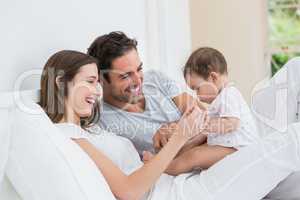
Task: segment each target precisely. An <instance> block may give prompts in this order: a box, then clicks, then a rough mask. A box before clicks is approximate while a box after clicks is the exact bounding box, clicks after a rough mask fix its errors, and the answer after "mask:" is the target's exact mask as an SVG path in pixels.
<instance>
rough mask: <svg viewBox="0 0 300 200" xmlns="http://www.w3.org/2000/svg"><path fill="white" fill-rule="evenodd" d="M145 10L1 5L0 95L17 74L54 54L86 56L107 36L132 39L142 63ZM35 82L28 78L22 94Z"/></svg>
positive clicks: (89, 3) (57, 1)
mask: <svg viewBox="0 0 300 200" xmlns="http://www.w3.org/2000/svg"><path fill="white" fill-rule="evenodd" d="M145 8H146V6H145V1H142V0H127V1H119V0H109V1H108V0H107V1H106V0H85V1H82V0H72V1H71V0H48V1H41V0H28V1H15V0H12V1H0V13H1V14H0V15H1V17H0V24H1V37H0V44H1V45H0V52H1V59H0V91H10V90H12V89H13V85H14V83H15V81H16V79H17V78H18V77H20V74H21V73H23V72H25V71H28V70H31V69H41V68H42V67H43V66H44V64H45V62H46V60H47V58H48V57H49V56H50V55H51V54H53V53H54V52H56V51H58V50H62V49H74V50H79V51H83V52H86V49H87V47H88V46H89V44H90V43H91V42H92V41H93V40H94V39H95V38H96V37H97V36H99V35H101V34H104V33H108V32H110V31H115V30H122V31H124V32H126V33H127V34H128V35H130V36H132V37H135V38H136V39H137V40H138V41H139V49H140V54H141V57H142V58H144V59H146V56H145V55H146V25H145V21H146V18H145V14H144V13H145ZM145 62H146V63H147V61H145ZM39 78H40V77H39V75H35V76H30V77H28V78H27V79H26V80H25V81H24V84H23V86H22V89H29V88H38V85H39Z"/></svg>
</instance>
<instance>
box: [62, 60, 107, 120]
mask: <svg viewBox="0 0 300 200" xmlns="http://www.w3.org/2000/svg"><path fill="white" fill-rule="evenodd" d="M98 78H99V77H98V69H97V65H96V64H87V65H84V66H82V67H80V69H79V71H78V73H77V74H76V75H75V77H74V78H73V80H72V81H70V82H69V83H68V96H67V97H66V102H65V104H66V109H67V112H70V111H71V112H72V114H75V115H76V116H77V117H79V118H82V117H89V116H91V114H92V111H93V108H94V105H95V104H96V103H98V99H99V97H100V96H101V95H102V87H101V85H100V83H99V79H98Z"/></svg>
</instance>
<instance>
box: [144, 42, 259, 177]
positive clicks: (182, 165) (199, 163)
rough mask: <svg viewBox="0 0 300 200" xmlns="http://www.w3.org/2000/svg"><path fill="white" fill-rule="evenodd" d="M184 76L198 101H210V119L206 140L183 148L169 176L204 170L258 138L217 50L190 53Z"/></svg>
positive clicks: (247, 108)
mask: <svg viewBox="0 0 300 200" xmlns="http://www.w3.org/2000/svg"><path fill="white" fill-rule="evenodd" d="M184 78H185V80H186V83H187V84H188V86H189V87H190V88H191V89H192V90H194V91H195V92H196V93H197V96H198V98H199V100H200V101H202V102H205V103H208V104H209V106H208V109H207V111H208V116H209V120H208V123H207V126H206V128H205V131H204V133H205V134H207V143H205V144H196V145H192V146H190V147H189V148H186V149H184V150H182V151H181V152H180V154H178V155H177V157H176V158H175V159H174V160H173V161H172V162H171V164H170V165H169V167H168V169H167V171H166V173H168V174H171V175H178V174H181V173H185V172H189V171H192V170H193V169H196V168H200V169H207V168H209V167H210V166H212V165H213V164H214V163H216V162H217V161H219V160H221V159H222V158H224V157H225V156H226V155H229V154H231V153H233V152H235V151H236V150H238V149H239V148H242V147H244V146H247V145H248V144H250V143H252V142H255V141H257V140H258V139H259V136H258V132H257V129H256V125H255V121H254V119H253V117H252V114H251V111H250V109H249V107H248V105H247V103H246V102H245V100H244V99H243V97H242V95H241V93H240V92H239V90H238V89H237V88H235V87H234V86H233V85H232V84H230V83H229V82H228V73H227V64H226V60H225V58H224V56H223V55H222V54H221V53H220V52H219V51H217V50H216V49H213V48H208V47H205V48H200V49H198V50H196V51H195V52H193V53H192V55H191V56H190V57H189V59H188V61H187V63H186V65H185V67H184ZM195 139H196V138H195ZM146 157H147V155H146Z"/></svg>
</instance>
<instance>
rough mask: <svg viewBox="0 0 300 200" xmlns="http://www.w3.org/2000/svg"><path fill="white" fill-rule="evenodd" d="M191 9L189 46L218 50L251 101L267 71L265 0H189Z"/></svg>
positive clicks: (234, 79)
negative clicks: (252, 94)
mask: <svg viewBox="0 0 300 200" xmlns="http://www.w3.org/2000/svg"><path fill="white" fill-rule="evenodd" d="M190 10H191V32H192V48H193V49H196V48H197V47H200V46H211V47H214V48H217V49H219V50H221V51H222V52H223V53H224V55H225V56H226V58H227V61H228V66H229V74H230V78H231V80H232V81H234V82H235V83H236V85H237V87H238V88H239V89H240V90H241V91H242V94H243V95H244V96H245V98H246V99H247V101H248V102H250V95H251V90H252V88H253V87H254V86H255V84H256V83H257V82H258V81H260V80H262V79H263V78H265V77H266V76H269V73H270V69H269V66H268V64H266V59H265V49H266V37H267V17H266V14H267V12H266V0H250V1H249V0H190Z"/></svg>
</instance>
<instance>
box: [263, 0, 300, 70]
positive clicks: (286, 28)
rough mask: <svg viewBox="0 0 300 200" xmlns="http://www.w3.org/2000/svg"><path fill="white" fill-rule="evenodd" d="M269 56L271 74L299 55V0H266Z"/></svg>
mask: <svg viewBox="0 0 300 200" xmlns="http://www.w3.org/2000/svg"><path fill="white" fill-rule="evenodd" d="M268 21H269V47H270V48H269V56H270V58H271V68H272V70H271V71H272V75H274V74H275V73H276V72H277V71H278V70H279V69H280V68H281V67H282V66H283V65H284V64H285V63H286V62H287V61H288V60H289V59H291V58H292V57H295V56H300V0H268Z"/></svg>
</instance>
